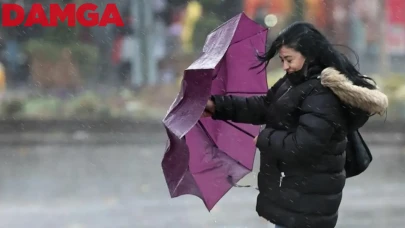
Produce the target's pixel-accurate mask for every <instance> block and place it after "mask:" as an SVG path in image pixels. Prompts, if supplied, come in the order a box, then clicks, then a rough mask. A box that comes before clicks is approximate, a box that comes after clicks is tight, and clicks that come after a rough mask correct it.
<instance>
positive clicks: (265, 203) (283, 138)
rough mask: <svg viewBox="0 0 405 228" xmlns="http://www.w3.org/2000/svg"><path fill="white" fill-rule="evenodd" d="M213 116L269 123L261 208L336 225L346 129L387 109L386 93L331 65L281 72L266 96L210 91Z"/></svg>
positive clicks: (263, 141)
mask: <svg viewBox="0 0 405 228" xmlns="http://www.w3.org/2000/svg"><path fill="white" fill-rule="evenodd" d="M212 99H213V101H214V103H215V107H216V108H215V113H214V115H213V118H214V119H222V120H232V121H234V122H240V123H251V124H266V128H265V129H264V130H263V131H262V132H260V134H259V136H258V141H257V147H258V148H259V150H260V152H261V157H260V159H261V161H260V162H261V164H260V172H259V175H258V186H259V191H260V193H259V196H258V198H257V207H256V210H257V212H258V214H259V215H260V216H262V217H264V218H266V219H267V220H269V221H271V222H272V223H275V224H278V225H280V226H284V227H287V228H333V227H335V225H336V223H337V218H338V209H339V205H340V202H341V199H342V190H343V187H344V186H345V181H346V175H345V171H344V166H345V161H346V160H345V149H346V143H347V138H346V136H347V133H348V131H351V130H355V129H358V128H360V127H361V126H363V125H364V124H365V122H366V121H367V120H368V117H369V115H370V114H374V113H383V112H384V111H385V109H386V108H387V105H388V100H387V97H386V96H385V95H384V94H383V93H381V92H380V91H378V90H370V89H367V88H363V87H359V86H355V85H353V84H352V83H351V82H350V81H349V80H348V79H347V78H346V77H345V76H344V75H342V74H340V73H339V72H338V71H336V70H334V69H333V68H326V69H324V70H323V71H322V73H320V72H318V73H317V74H312V76H310V77H306V78H304V77H301V78H297V77H296V75H295V77H294V78H288V77H287V76H286V77H284V78H282V79H281V80H279V81H278V82H277V83H276V84H275V85H274V86H273V87H272V88H271V89H270V90H269V92H268V94H267V95H266V96H259V97H250V98H242V97H236V96H213V97H212Z"/></svg>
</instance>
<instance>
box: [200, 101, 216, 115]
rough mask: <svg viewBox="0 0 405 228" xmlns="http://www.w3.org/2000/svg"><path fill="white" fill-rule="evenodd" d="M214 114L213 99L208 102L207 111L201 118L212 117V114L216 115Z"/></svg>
mask: <svg viewBox="0 0 405 228" xmlns="http://www.w3.org/2000/svg"><path fill="white" fill-rule="evenodd" d="M214 112H215V104H214V102H213V101H212V100H211V99H209V100H208V101H207V104H206V105H205V110H204V112H203V114H202V115H201V117H211V116H212V114H214Z"/></svg>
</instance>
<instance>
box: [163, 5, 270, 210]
mask: <svg viewBox="0 0 405 228" xmlns="http://www.w3.org/2000/svg"><path fill="white" fill-rule="evenodd" d="M267 32H268V30H267V29H266V28H263V27H262V26H260V25H258V24H257V23H255V22H254V21H252V20H250V19H249V18H248V17H247V16H246V15H245V14H243V13H242V14H238V15H237V16H235V17H233V18H232V19H230V20H229V21H227V22H226V23H224V24H223V25H221V26H220V27H218V28H217V29H215V30H214V31H213V32H212V33H211V34H210V35H209V36H208V38H207V40H206V43H205V45H204V48H203V54H202V56H201V57H200V58H198V59H197V60H196V61H195V62H194V63H193V64H191V66H190V67H188V68H187V69H186V70H185V72H184V78H183V81H182V88H181V91H180V93H179V95H178V96H177V98H176V99H175V101H174V103H173V104H172V105H171V107H170V108H169V111H168V113H167V115H166V117H165V118H164V119H163V123H164V126H165V128H166V132H167V134H168V137H169V141H168V145H167V148H166V153H165V155H164V158H163V161H162V168H163V173H164V175H165V178H166V182H167V185H168V187H169V191H170V195H171V197H172V198H174V197H177V196H181V195H185V194H191V195H195V196H197V197H199V198H201V199H202V200H203V201H204V203H205V205H206V207H207V209H208V210H211V209H212V208H213V207H214V206H215V204H216V203H217V202H218V201H219V200H220V199H221V198H222V197H223V196H224V195H225V194H226V192H228V191H229V190H230V189H231V188H232V187H233V186H235V185H236V184H235V183H237V182H238V181H239V180H240V179H242V178H243V177H244V176H245V175H246V174H248V173H249V172H251V171H252V168H253V161H254V156H255V151H256V147H255V145H254V143H253V141H252V137H254V136H256V135H258V133H259V130H260V129H259V128H260V127H259V126H253V125H248V124H238V123H232V122H228V121H216V120H213V119H211V118H204V119H200V117H201V115H202V113H203V111H204V109H205V105H206V103H207V100H208V99H209V97H210V96H211V94H215V95H218V94H221V95H225V94H233V95H240V96H252V95H259V94H265V93H266V92H267V89H268V88H267V80H266V72H265V71H262V70H261V69H252V67H253V66H255V65H257V64H258V60H257V58H256V53H257V52H261V53H263V52H264V51H265V44H266V37H267Z"/></svg>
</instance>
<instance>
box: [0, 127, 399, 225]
mask: <svg viewBox="0 0 405 228" xmlns="http://www.w3.org/2000/svg"><path fill="white" fill-rule="evenodd" d="M93 138H94V136H93ZM111 138H113V137H111ZM165 140H166V138H165V135H164V134H162V133H148V134H147V135H145V134H139V135H138V136H137V135H134V138H133V141H132V142H131V143H129V142H126V143H117V142H114V140H111V141H110V142H109V143H108V140H107V141H105V140H104V143H102V144H97V143H91V144H86V143H80V144H76V143H67V142H65V143H63V144H47V143H39V144H32V143H31V144H23V143H22V144H21V145H18V144H16V143H13V144H12V145H11V144H10V145H3V146H2V147H1V148H0V158H1V159H0V163H1V165H0V227H1V228H3V227H4V228H34V227H35V228H37V227H38V228H88V227H92V228H124V227H125V228H126V227H128V228H138V227H140V228H143V227H145V228H146V227H150V228H166V227H167V228H172V227H173V228H182V227H185V228H188V227H193V228H200V227H201V228H205V227H227V228H239V227H249V228H256V227H258V228H259V227H272V226H269V225H268V223H266V222H265V221H264V220H263V219H261V218H259V217H258V216H257V214H256V212H255V200H256V196H257V191H256V190H255V189H254V188H250V189H249V188H240V189H239V188H235V189H232V190H231V191H230V192H229V193H228V194H227V195H226V196H225V197H224V198H223V199H222V200H221V201H220V202H219V203H218V204H217V206H216V207H215V208H214V209H213V211H212V212H211V213H209V212H208V211H207V210H206V209H205V207H204V204H203V203H202V202H201V201H200V200H199V199H198V198H196V197H194V196H182V197H179V198H176V199H170V197H169V194H168V191H167V187H166V184H165V181H164V179H163V174H162V171H161V166H160V162H161V159H162V155H163V152H164V147H165V142H166V141H165ZM371 149H372V153H373V155H374V161H373V163H372V165H371V167H370V169H369V170H367V172H366V173H365V174H363V175H361V176H360V177H355V178H353V179H352V180H349V181H348V182H347V185H346V188H345V191H344V200H343V203H342V207H341V211H340V218H339V225H338V227H339V228H347V227H355V228H366V227H367V228H374V227H378V228H381V227H384V228H390V227H392V228H398V227H403V226H404V225H403V223H404V221H405V149H404V148H401V147H399V146H397V145H378V144H377V145H372V146H371ZM256 164H258V163H257V162H256ZM255 170H256V171H257V170H258V167H256V168H255ZM241 182H242V184H252V185H255V183H256V179H255V173H252V174H250V175H249V176H247V177H246V178H245V179H243V180H242V181H241Z"/></svg>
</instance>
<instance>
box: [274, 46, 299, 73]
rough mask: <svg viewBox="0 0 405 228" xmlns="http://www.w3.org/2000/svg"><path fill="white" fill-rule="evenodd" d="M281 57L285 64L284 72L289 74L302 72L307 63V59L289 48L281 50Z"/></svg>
mask: <svg viewBox="0 0 405 228" xmlns="http://www.w3.org/2000/svg"><path fill="white" fill-rule="evenodd" d="M279 56H280V60H281V63H282V64H283V70H285V71H286V72H287V73H288V74H291V73H294V72H296V71H299V70H301V68H302V66H303V65H304V62H305V57H304V56H303V55H301V53H299V52H298V51H296V50H294V49H292V48H289V47H287V46H282V47H281V48H280V51H279Z"/></svg>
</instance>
